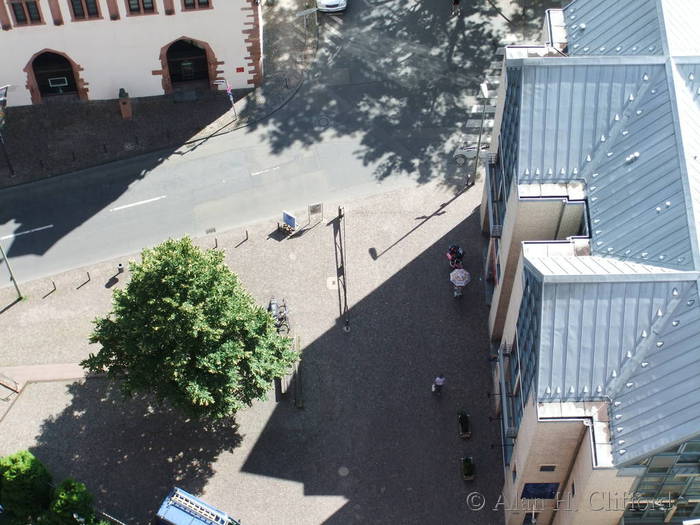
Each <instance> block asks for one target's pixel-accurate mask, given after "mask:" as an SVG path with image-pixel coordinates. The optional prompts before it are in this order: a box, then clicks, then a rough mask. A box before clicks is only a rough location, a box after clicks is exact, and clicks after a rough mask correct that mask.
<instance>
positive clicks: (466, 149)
mask: <svg viewBox="0 0 700 525" xmlns="http://www.w3.org/2000/svg"><path fill="white" fill-rule="evenodd" d="M489 147H490V146H489V144H488V143H487V142H482V143H481V153H480V155H479V158H480V159H483V158H486V157H487V156H488V150H489ZM474 157H476V144H471V143H469V142H463V143H461V144H460V145H459V147H458V148H457V151H455V154H454V159H455V162H456V163H457V164H458V165H459V166H464V165H465V164H466V163H467V159H473V158H474Z"/></svg>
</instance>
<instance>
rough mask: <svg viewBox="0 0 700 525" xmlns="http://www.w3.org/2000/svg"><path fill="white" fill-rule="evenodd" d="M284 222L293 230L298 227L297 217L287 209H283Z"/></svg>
mask: <svg viewBox="0 0 700 525" xmlns="http://www.w3.org/2000/svg"><path fill="white" fill-rule="evenodd" d="M282 222H284V223H285V224H286V225H287V226H289V227H290V228H291V229H292V230H296V229H297V218H296V217H295V216H294V215H292V214H291V213H287V212H286V211H283V212H282Z"/></svg>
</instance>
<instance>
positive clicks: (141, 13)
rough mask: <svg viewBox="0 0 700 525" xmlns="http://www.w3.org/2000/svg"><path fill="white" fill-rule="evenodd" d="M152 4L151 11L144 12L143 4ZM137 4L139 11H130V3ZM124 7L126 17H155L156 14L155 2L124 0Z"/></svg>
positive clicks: (156, 4)
mask: <svg viewBox="0 0 700 525" xmlns="http://www.w3.org/2000/svg"><path fill="white" fill-rule="evenodd" d="M148 1H150V2H152V4H153V9H152V10H146V9H145V8H144V2H148ZM132 2H136V3H138V6H139V10H138V11H136V10H132V8H131V3H132ZM124 5H125V6H126V16H144V15H157V14H158V2H157V0H124Z"/></svg>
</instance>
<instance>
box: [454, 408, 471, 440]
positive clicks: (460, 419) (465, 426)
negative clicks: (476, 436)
mask: <svg viewBox="0 0 700 525" xmlns="http://www.w3.org/2000/svg"><path fill="white" fill-rule="evenodd" d="M457 423H458V424H459V437H461V438H462V439H469V438H470V437H472V427H471V423H470V421H469V414H467V413H466V412H465V411H464V410H462V411H461V412H459V414H458V415H457Z"/></svg>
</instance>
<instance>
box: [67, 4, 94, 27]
mask: <svg viewBox="0 0 700 525" xmlns="http://www.w3.org/2000/svg"><path fill="white" fill-rule="evenodd" d="M74 1H77V2H80V3H81V5H82V6H83V13H84V14H83V16H77V15H76V14H75V10H74V8H73V2H74ZM94 1H95V6H96V7H97V14H96V15H90V14H89V13H88V8H87V2H88V0H68V10H69V11H70V16H71V21H73V22H84V21H85V20H101V19H102V9H100V0H94Z"/></svg>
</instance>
